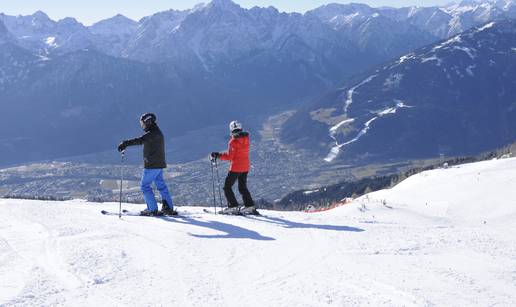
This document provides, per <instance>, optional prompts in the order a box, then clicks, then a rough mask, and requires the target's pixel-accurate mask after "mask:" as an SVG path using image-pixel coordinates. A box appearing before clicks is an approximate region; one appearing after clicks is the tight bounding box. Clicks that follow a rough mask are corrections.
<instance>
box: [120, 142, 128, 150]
mask: <svg viewBox="0 0 516 307" xmlns="http://www.w3.org/2000/svg"><path fill="white" fill-rule="evenodd" d="M127 146H128V145H127V141H123V142H122V143H120V145H118V151H119V152H122V151H124V150H125V149H126V148H127Z"/></svg>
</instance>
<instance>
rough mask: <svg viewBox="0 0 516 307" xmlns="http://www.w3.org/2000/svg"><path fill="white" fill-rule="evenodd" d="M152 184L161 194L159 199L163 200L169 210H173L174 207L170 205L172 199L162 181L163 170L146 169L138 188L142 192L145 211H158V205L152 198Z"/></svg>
mask: <svg viewBox="0 0 516 307" xmlns="http://www.w3.org/2000/svg"><path fill="white" fill-rule="evenodd" d="M153 182H154V183H155V184H156V188H157V189H158V191H159V193H160V194H161V199H163V200H165V201H166V202H167V204H168V205H169V207H170V208H171V209H172V208H174V205H173V203H172V197H171V196H170V192H169V191H168V188H167V184H166V183H165V180H164V179H163V169H160V168H157V169H152V168H146V169H144V170H143V174H142V180H141V184H140V187H141V189H142V192H143V198H144V199H145V203H146V204H147V210H149V211H156V210H158V203H157V202H156V198H155V197H154V192H153V191H152V186H151V184H152V183H153Z"/></svg>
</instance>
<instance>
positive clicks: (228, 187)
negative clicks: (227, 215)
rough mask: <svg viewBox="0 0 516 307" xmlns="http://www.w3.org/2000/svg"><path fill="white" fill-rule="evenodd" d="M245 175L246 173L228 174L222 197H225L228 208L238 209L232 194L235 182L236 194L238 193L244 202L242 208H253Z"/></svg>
mask: <svg viewBox="0 0 516 307" xmlns="http://www.w3.org/2000/svg"><path fill="white" fill-rule="evenodd" d="M247 174H248V173H235V172H229V173H228V176H227V177H226V181H225V182H224V195H226V199H227V200H228V206H229V207H238V201H237V200H236V197H235V193H233V185H234V184H235V182H236V181H237V180H238V192H240V194H241V195H242V199H243V200H244V206H246V207H251V206H254V201H253V198H252V197H251V193H250V192H249V190H248V189H247Z"/></svg>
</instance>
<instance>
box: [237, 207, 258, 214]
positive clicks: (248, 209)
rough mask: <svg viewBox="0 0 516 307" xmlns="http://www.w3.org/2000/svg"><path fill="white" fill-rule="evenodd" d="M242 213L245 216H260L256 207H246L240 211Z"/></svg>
mask: <svg viewBox="0 0 516 307" xmlns="http://www.w3.org/2000/svg"><path fill="white" fill-rule="evenodd" d="M240 213H241V214H243V215H259V214H260V213H258V211H257V210H256V207H255V206H246V207H244V208H242V209H240Z"/></svg>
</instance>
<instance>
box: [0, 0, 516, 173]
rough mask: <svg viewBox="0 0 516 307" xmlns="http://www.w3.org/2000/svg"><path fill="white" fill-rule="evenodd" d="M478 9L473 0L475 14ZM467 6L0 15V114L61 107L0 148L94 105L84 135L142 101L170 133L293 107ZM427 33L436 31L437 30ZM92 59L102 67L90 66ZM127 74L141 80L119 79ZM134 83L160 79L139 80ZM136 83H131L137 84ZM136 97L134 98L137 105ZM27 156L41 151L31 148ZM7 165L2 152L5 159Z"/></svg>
mask: <svg viewBox="0 0 516 307" xmlns="http://www.w3.org/2000/svg"><path fill="white" fill-rule="evenodd" d="M486 3H487V2H486ZM504 3H505V4H504V5H501V4H498V6H493V7H495V8H496V9H497V10H498V11H501V12H504V14H505V13H507V14H508V13H509V12H511V10H512V8H513V7H514V6H513V5H512V4H511V3H512V2H504ZM482 5H483V4H478V5H476V6H475V7H477V9H478V10H480V9H482V8H483V7H484V6H482ZM470 6H471V5H470V4H461V5H458V6H449V7H448V9H445V8H427V9H416V8H408V9H392V8H390V9H389V8H371V7H368V6H366V5H358V4H352V5H328V6H324V7H321V8H319V9H316V10H314V11H312V12H308V13H306V14H297V13H281V12H279V11H278V10H277V9H275V8H273V7H268V8H259V7H254V8H252V9H245V8H242V7H240V6H239V5H237V4H235V3H234V2H232V1H231V0H214V1H212V2H210V3H208V4H201V5H198V6H196V7H194V8H192V9H190V10H184V11H175V10H170V11H165V12H161V13H157V14H154V15H152V16H148V17H145V18H143V19H141V20H140V21H132V20H130V19H128V18H126V17H124V16H122V15H117V16H115V17H113V18H110V19H107V20H104V21H101V22H98V23H96V24H94V25H92V26H90V27H86V26H84V25H82V24H80V23H79V22H77V21H76V20H75V19H73V18H65V19H62V20H59V21H54V20H51V19H50V18H49V17H48V16H47V15H46V14H45V13H43V12H36V13H35V14H33V15H30V16H8V15H5V14H0V21H1V22H3V23H4V24H5V29H0V32H2V33H3V34H1V35H2V37H4V38H2V40H4V41H7V37H9V42H10V45H9V46H10V48H14V47H17V48H20V50H24V51H20V52H8V51H7V49H6V48H4V49H3V51H2V52H5V53H4V54H2V55H0V56H1V57H3V58H4V59H9V60H4V61H3V62H2V63H0V65H2V66H0V71H2V72H4V74H3V75H2V76H3V77H2V80H4V81H3V84H4V86H3V88H0V91H1V92H0V94H1V95H2V99H3V101H5V103H4V104H2V105H0V107H1V108H2V109H0V111H1V112H2V113H5V112H14V111H16V112H23V113H20V114H24V115H25V114H26V113H27V109H23V107H21V106H23V105H25V106H28V105H30V104H31V103H34V101H40V103H39V104H38V106H46V107H48V109H43V110H42V112H43V113H44V114H46V113H48V114H49V115H48V116H49V117H55V116H56V115H55V114H58V115H57V118H58V119H60V120H59V121H57V120H56V122H58V123H59V124H55V123H52V122H51V121H49V120H48V119H44V118H45V116H33V117H31V121H32V122H31V123H32V124H31V125H30V126H29V127H26V126H25V125H24V124H23V123H22V122H15V123H14V126H9V129H11V131H17V132H16V133H18V132H19V134H20V135H10V136H9V141H12V140H13V139H14V140H17V141H16V144H18V145H19V146H25V145H26V146H28V147H22V148H20V147H17V146H13V145H12V143H10V142H4V144H9V145H5V146H8V147H9V148H10V150H9V152H10V153H11V157H12V158H16V161H20V160H19V159H21V158H22V157H21V156H20V155H18V154H16V152H19V151H21V152H23V153H24V154H23V155H29V153H30V152H32V151H31V150H29V149H30V148H33V147H34V146H33V145H34V144H32V143H31V142H30V141H27V139H42V135H40V133H38V132H41V131H62V132H67V131H74V130H75V128H73V127H68V126H66V125H65V124H64V123H69V124H70V125H72V126H73V125H75V122H74V121H72V120H69V119H70V117H67V116H68V115H69V114H83V115H84V114H86V113H84V110H85V109H90V108H91V105H92V104H97V103H98V105H96V108H97V109H95V111H93V109H91V110H92V112H96V113H95V114H94V115H92V116H91V118H90V119H89V120H90V121H89V122H87V123H89V124H88V125H86V126H81V129H80V131H85V132H87V131H95V129H92V128H91V126H94V127H102V126H103V124H104V123H103V122H93V121H92V120H100V118H101V117H102V116H105V117H106V118H134V117H136V116H137V114H135V113H140V112H141V111H143V109H144V108H147V109H155V110H156V111H160V112H164V113H162V116H163V117H164V118H167V119H169V120H172V119H176V116H177V118H178V121H177V123H176V122H174V123H170V124H169V127H170V128H173V131H174V132H175V133H176V136H179V135H183V134H184V133H186V132H188V131H189V129H191V126H192V125H181V124H179V123H184V121H185V118H190V119H191V118H195V119H196V120H197V122H198V123H199V124H198V125H197V128H199V129H200V128H204V126H203V125H209V124H213V123H214V122H225V121H227V120H231V118H233V117H234V116H236V115H238V117H239V118H245V117H250V118H251V119H256V118H258V117H263V116H266V115H270V114H271V113H272V112H278V111H283V110H286V109H296V108H298V107H299V106H300V105H301V104H302V103H305V102H307V101H310V100H312V99H313V98H314V97H317V96H319V95H320V94H321V93H323V92H325V91H328V90H330V89H331V88H333V87H334V86H335V85H336V84H338V83H340V82H342V81H343V80H346V79H348V78H349V77H351V76H353V75H355V74H357V73H361V72H363V71H364V70H368V69H370V68H371V67H373V66H375V65H378V64H380V63H384V62H385V61H388V60H391V59H393V58H398V57H399V56H401V55H403V54H406V53H408V52H410V51H412V50H413V49H415V48H418V47H422V46H424V45H427V44H429V43H432V42H435V41H436V40H437V36H447V35H448V34H447V33H449V20H447V19H446V18H444V17H443V16H442V14H445V15H446V16H452V15H453V14H455V15H457V14H458V15H460V12H461V9H460V8H463V9H462V11H464V12H465V13H464V14H466V13H467V12H469V11H470V10H469V8H470ZM498 11H497V12H498ZM458 15H457V16H458ZM477 15H479V14H477ZM480 15H482V14H480ZM332 16H333V17H332ZM409 16H411V17H410V18H412V19H410V18H409ZM460 16H462V15H460ZM475 16H476V15H475ZM482 16H498V15H497V14H494V13H493V14H483V15H482ZM450 18H452V17H450ZM461 18H463V17H461ZM475 18H477V17H475ZM475 18H473V19H474V20H476V19H475ZM416 19H417V20H416ZM425 20H426V21H425ZM450 20H451V19H450ZM475 22H476V21H475ZM429 29H431V30H436V29H439V30H438V32H439V33H434V32H432V31H429ZM15 53H19V54H25V55H26V57H28V58H35V60H32V59H31V60H27V61H22V62H23V63H25V64H23V65H24V67H26V68H24V69H23V70H20V73H19V74H16V73H15V72H16V70H17V69H18V68H13V67H17V66H16V65H18V64H19V63H22V62H20V61H17V60H16V59H15V58H16V56H14V54H15ZM100 58H102V60H99V59H100ZM88 61H92V62H91V63H90V62H88ZM99 62H101V63H103V66H99V65H97V64H98V63H99ZM137 62H139V63H137ZM142 62H143V63H145V64H142ZM129 63H130V64H129ZM11 64H13V65H14V66H13V65H11ZM3 65H7V66H5V67H4V66H3ZM9 65H11V66H9ZM128 67H131V68H128ZM142 67H145V69H143V68H142ZM109 69H111V71H108V70H109ZM29 72H30V73H29ZM128 72H132V73H137V72H141V73H142V75H141V76H133V77H131V78H128V79H125V81H124V80H122V79H120V76H126V75H127V73H128ZM149 74H155V75H149ZM62 76H66V78H63V77H62ZM138 78H146V80H157V81H156V82H154V83H151V82H146V81H144V80H142V82H136V81H135V80H136V79H138ZM7 79H8V80H9V82H10V83H9V86H7V85H6V84H7V83H6V81H5V80H7ZM101 82H103V84H102V83H101ZM133 82H135V83H136V84H138V86H132V84H134V83H133ZM114 84H118V86H120V87H124V86H132V87H131V89H130V90H128V91H127V93H125V92H123V91H120V92H117V91H109V90H106V89H103V90H100V89H101V88H110V87H112V86H113V85H114ZM134 91H137V92H138V93H139V94H135V93H134ZM130 92H132V95H131V94H129V93H130ZM116 95H119V96H116ZM83 97H87V98H88V99H84V98H83ZM137 99H141V101H140V103H139V104H138V103H137V102H136V100H137ZM92 100H95V103H92ZM120 101H126V102H125V103H127V104H128V105H130V107H127V108H122V107H120V106H119V105H118V104H120V103H121V102H120ZM7 102H8V103H7ZM178 106H182V107H181V108H178ZM70 110H75V111H73V112H71V113H70ZM77 110H83V111H81V112H78V111H77ZM207 110H209V111H210V112H206V111H207ZM168 112H170V113H168ZM30 114H31V115H32V114H36V113H30ZM50 114H53V115H52V116H50ZM98 114H103V115H102V116H98ZM207 114H210V116H208V115H207ZM61 116H64V117H66V118H64V119H62V118H60V117H61ZM201 119H206V121H203V120H201ZM87 123H85V124H87ZM90 125H91V126H90ZM126 125H127V124H126ZM21 126H23V127H21ZM58 126H59V128H58ZM109 128H110V129H117V130H118V129H119V128H120V127H119V126H117V125H113V126H110V127H109ZM31 133H35V135H31ZM310 133H312V132H308V134H310ZM52 136H53V138H54V139H55V140H56V142H58V143H60V142H62V143H61V145H56V144H45V143H43V144H40V145H41V146H43V147H48V148H42V147H37V148H38V149H42V150H43V149H44V151H46V152H48V154H49V156H47V155H44V156H45V157H58V156H59V155H65V156H70V155H71V154H76V153H87V152H77V151H76V150H71V149H72V147H70V146H67V145H66V144H69V142H68V141H67V138H65V137H63V135H61V134H59V133H58V134H53V135H52ZM68 136H70V135H69V134H68ZM45 137H49V135H45ZM84 137H86V138H88V136H87V135H85V136H84ZM89 137H90V138H93V137H94V135H93V134H92V135H90V136H89ZM24 140H25V141H24ZM23 144H25V145H23ZM30 144H32V145H30ZM74 148H79V147H74ZM88 148H89V150H96V151H102V150H107V149H110V148H111V147H107V143H105V145H102V146H100V145H98V144H97V143H95V144H94V145H91V144H90V145H89V147H88ZM88 153H89V151H88ZM30 155H31V156H33V157H38V156H41V155H38V153H36V152H32V153H31V154H30ZM12 162H14V161H13V160H10V159H8V158H6V159H3V160H2V161H0V163H12Z"/></svg>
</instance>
